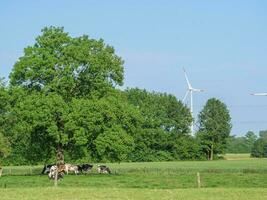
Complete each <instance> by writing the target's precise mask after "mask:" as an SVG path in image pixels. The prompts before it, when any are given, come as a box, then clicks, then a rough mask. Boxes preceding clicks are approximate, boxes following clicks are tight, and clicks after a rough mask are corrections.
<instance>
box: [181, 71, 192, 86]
mask: <svg viewBox="0 0 267 200" xmlns="http://www.w3.org/2000/svg"><path fill="white" fill-rule="evenodd" d="M183 70H184V76H185V80H186V82H187V86H188V88H189V89H191V88H192V86H191V84H190V82H189V79H188V77H187V74H186V72H185V69H184V68H183Z"/></svg>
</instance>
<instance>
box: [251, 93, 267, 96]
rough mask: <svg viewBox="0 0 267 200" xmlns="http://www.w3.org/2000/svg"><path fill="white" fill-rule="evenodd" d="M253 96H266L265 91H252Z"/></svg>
mask: <svg viewBox="0 0 267 200" xmlns="http://www.w3.org/2000/svg"><path fill="white" fill-rule="evenodd" d="M251 95H253V96H267V93H253V94H251Z"/></svg>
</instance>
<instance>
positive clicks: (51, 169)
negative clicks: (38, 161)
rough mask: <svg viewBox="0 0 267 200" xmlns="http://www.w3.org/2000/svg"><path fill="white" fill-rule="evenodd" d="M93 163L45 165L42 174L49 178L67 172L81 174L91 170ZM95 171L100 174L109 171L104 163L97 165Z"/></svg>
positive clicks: (60, 176)
mask: <svg viewBox="0 0 267 200" xmlns="http://www.w3.org/2000/svg"><path fill="white" fill-rule="evenodd" d="M92 168H93V165H91V164H82V165H72V164H64V165H56V164H52V165H45V166H44V168H43V170H42V172H41V173H42V174H48V177H49V178H50V179H55V178H56V176H57V179H60V178H63V175H64V174H65V173H66V174H69V172H73V173H74V174H76V175H77V174H82V173H88V172H91V171H92ZM97 172H98V173H100V174H110V173H111V171H110V169H109V167H107V166H105V165H97Z"/></svg>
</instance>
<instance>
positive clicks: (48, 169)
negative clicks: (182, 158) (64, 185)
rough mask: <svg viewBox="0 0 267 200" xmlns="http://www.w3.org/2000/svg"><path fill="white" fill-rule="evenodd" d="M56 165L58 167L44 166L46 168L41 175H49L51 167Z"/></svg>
mask: <svg viewBox="0 0 267 200" xmlns="http://www.w3.org/2000/svg"><path fill="white" fill-rule="evenodd" d="M54 165H56V164H48V165H44V168H43V170H42V172H41V174H48V173H49V172H50V169H51V167H52V166H54Z"/></svg>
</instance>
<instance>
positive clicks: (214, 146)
mask: <svg viewBox="0 0 267 200" xmlns="http://www.w3.org/2000/svg"><path fill="white" fill-rule="evenodd" d="M231 127H232V125H231V117H230V114H229V111H228V109H227V107H226V105H225V104H224V103H222V102H221V101H220V100H218V99H215V98H212V99H209V100H208V101H207V103H206V105H205V106H204V108H203V110H202V111H201V112H200V113H199V132H198V133H197V137H198V139H199V141H200V143H201V145H202V148H203V151H204V152H205V153H206V155H207V158H208V159H209V160H212V159H213V156H214V154H215V155H216V154H218V153H223V152H224V150H225V148H226V142H227V138H228V137H229V134H230V131H231Z"/></svg>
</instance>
